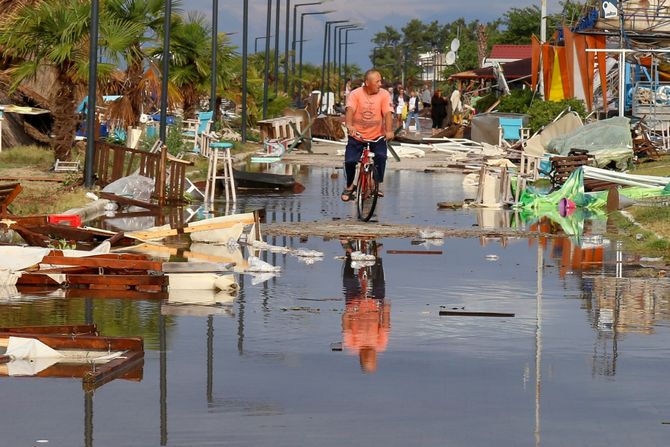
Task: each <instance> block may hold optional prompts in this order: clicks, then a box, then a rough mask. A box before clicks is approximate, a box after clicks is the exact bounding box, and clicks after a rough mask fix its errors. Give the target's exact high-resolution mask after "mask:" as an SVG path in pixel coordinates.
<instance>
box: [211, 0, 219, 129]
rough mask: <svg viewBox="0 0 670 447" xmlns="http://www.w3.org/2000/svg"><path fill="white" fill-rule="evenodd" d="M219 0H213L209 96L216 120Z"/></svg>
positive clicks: (213, 116)
mask: <svg viewBox="0 0 670 447" xmlns="http://www.w3.org/2000/svg"><path fill="white" fill-rule="evenodd" d="M218 24H219V0H212V85H211V93H210V97H209V110H210V111H213V112H214V114H213V115H212V120H216V111H215V110H214V109H216V75H217V69H216V62H217V61H216V53H217V50H218V48H219V30H218Z"/></svg>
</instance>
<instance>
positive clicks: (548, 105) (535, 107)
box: [526, 98, 586, 132]
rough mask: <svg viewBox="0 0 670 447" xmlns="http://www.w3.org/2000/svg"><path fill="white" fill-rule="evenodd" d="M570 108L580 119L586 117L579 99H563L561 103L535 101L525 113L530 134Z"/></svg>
mask: <svg viewBox="0 0 670 447" xmlns="http://www.w3.org/2000/svg"><path fill="white" fill-rule="evenodd" d="M568 108H570V110H572V111H574V112H577V113H578V114H579V116H580V117H582V118H584V117H585V116H586V109H585V108H584V103H583V102H582V101H581V100H579V99H574V98H572V99H564V100H562V101H558V102H555V101H542V100H537V99H536V100H535V101H533V103H532V104H531V105H530V107H529V108H528V111H527V112H526V113H527V114H528V116H529V117H530V120H529V123H528V124H529V126H530V128H531V132H536V131H538V130H539V129H540V128H542V127H543V126H546V125H547V124H549V123H551V122H552V121H553V120H554V119H556V117H557V116H558V114H559V113H561V112H562V111H564V110H566V109H568Z"/></svg>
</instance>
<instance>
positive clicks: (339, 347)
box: [330, 341, 342, 352]
mask: <svg viewBox="0 0 670 447" xmlns="http://www.w3.org/2000/svg"><path fill="white" fill-rule="evenodd" d="M330 350H331V351H333V352H340V351H342V342H341V341H339V342H335V343H331V344H330Z"/></svg>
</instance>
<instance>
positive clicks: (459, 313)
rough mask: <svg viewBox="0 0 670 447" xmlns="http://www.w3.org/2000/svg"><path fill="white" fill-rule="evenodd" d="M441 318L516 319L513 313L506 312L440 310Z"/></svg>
mask: <svg viewBox="0 0 670 447" xmlns="http://www.w3.org/2000/svg"><path fill="white" fill-rule="evenodd" d="M440 316H441V317H446V316H454V317H501V318H504V317H514V316H515V315H514V314H513V313H506V312H470V311H464V310H440Z"/></svg>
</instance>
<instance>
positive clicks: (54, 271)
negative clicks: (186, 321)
mask: <svg viewBox="0 0 670 447" xmlns="http://www.w3.org/2000/svg"><path fill="white" fill-rule="evenodd" d="M26 248H28V249H32V250H33V252H34V254H33V255H34V257H35V259H36V262H34V263H32V262H31V263H30V264H31V265H33V264H34V265H37V267H34V266H33V267H30V268H24V269H20V270H19V271H18V272H17V273H20V276H19V277H18V279H17V280H16V285H17V286H28V287H29V288H32V289H35V288H37V287H40V288H43V287H64V288H68V289H76V288H79V289H88V290H100V291H103V292H104V296H105V297H108V298H125V297H131V298H134V297H135V296H133V295H134V294H127V293H124V292H127V291H133V292H135V291H136V292H146V293H143V294H142V296H141V297H142V298H144V299H146V298H155V299H162V298H165V297H166V296H167V294H166V293H165V292H166V291H167V286H168V277H167V276H166V275H164V274H163V272H162V263H161V262H157V261H151V260H149V259H148V257H147V256H145V255H139V254H128V253H123V254H112V253H106V254H94V255H91V256H82V255H81V254H80V253H81V252H80V253H79V254H77V253H73V256H65V254H69V253H70V252H69V251H61V250H44V251H39V249H37V250H35V249H33V248H32V247H26Z"/></svg>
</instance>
